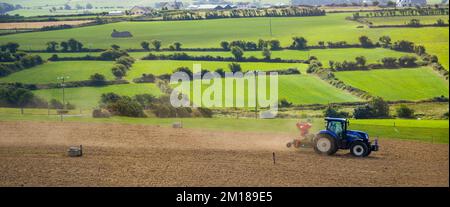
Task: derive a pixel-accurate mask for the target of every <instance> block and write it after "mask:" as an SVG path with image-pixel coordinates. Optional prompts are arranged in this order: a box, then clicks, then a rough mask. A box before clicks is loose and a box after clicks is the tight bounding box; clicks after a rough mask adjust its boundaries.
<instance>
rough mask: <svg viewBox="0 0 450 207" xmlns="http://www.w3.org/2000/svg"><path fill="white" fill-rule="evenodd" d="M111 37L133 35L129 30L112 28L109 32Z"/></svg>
mask: <svg viewBox="0 0 450 207" xmlns="http://www.w3.org/2000/svg"><path fill="white" fill-rule="evenodd" d="M111 37H113V38H127V37H133V35H132V34H131V32H128V31H123V32H119V31H117V30H113V32H112V33H111Z"/></svg>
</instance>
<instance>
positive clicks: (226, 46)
mask: <svg viewBox="0 0 450 207" xmlns="http://www.w3.org/2000/svg"><path fill="white" fill-rule="evenodd" d="M220 47H222V48H223V49H224V50H229V49H230V43H229V42H227V41H222V42H220Z"/></svg>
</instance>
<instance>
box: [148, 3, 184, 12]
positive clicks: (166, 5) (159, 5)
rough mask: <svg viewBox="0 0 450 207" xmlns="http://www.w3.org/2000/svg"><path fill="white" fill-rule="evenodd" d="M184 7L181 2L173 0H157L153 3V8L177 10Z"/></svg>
mask: <svg viewBox="0 0 450 207" xmlns="http://www.w3.org/2000/svg"><path fill="white" fill-rule="evenodd" d="M183 7H184V5H183V2H179V1H173V2H158V3H156V4H155V8H157V9H161V10H179V9H182V8H183Z"/></svg>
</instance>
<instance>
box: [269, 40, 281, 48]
mask: <svg viewBox="0 0 450 207" xmlns="http://www.w3.org/2000/svg"><path fill="white" fill-rule="evenodd" d="M269 45H270V49H271V50H279V49H281V43H280V41H279V40H270V42H269Z"/></svg>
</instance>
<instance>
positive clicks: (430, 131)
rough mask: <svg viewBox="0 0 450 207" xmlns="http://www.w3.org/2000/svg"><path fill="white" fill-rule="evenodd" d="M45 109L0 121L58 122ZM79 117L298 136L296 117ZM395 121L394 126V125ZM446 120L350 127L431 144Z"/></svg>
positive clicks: (442, 135) (444, 135) (445, 134)
mask: <svg viewBox="0 0 450 207" xmlns="http://www.w3.org/2000/svg"><path fill="white" fill-rule="evenodd" d="M47 113H48V112H47V110H46V109H25V115H20V109H12V108H0V121H59V119H60V117H59V116H57V115H55V113H56V112H55V111H54V110H51V111H50V113H51V114H53V115H50V116H49V115H47ZM77 113H79V111H78V110H75V111H71V114H72V115H75V114H77ZM82 113H83V114H82V115H81V116H70V117H65V118H64V121H68V122H102V123H124V124H144V125H160V126H165V127H170V126H171V124H172V123H174V122H177V121H182V122H183V127H185V128H193V129H203V130H220V131H246V132H272V133H282V134H287V135H289V136H292V138H294V137H297V136H298V133H299V132H298V130H297V128H296V127H295V123H296V122H297V121H299V120H296V119H251V118H239V119H236V118H182V119H180V118H164V119H162V118H129V117H111V118H107V119H94V118H92V117H91V114H90V111H89V110H88V111H86V110H83V111H82ZM394 122H395V126H394ZM312 123H313V127H312V130H311V131H313V132H316V131H318V130H320V129H323V128H324V127H325V126H324V121H323V119H312ZM448 126H449V121H448V120H401V119H382V120H378V119H377V120H371V119H367V120H350V129H354V130H363V131H366V132H368V133H369V136H370V137H371V138H372V139H373V138H376V137H378V138H380V140H381V141H380V145H381V146H382V145H383V142H382V141H383V139H384V138H391V139H406V140H417V141H424V142H434V143H449V131H448Z"/></svg>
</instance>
